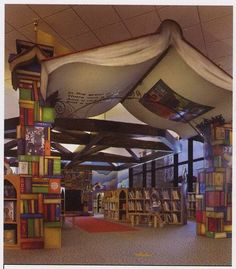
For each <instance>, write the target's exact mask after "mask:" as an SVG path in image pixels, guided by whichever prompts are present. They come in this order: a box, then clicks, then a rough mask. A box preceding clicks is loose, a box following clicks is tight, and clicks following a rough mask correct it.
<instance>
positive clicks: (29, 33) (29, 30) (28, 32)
mask: <svg viewBox="0 0 236 269" xmlns="http://www.w3.org/2000/svg"><path fill="white" fill-rule="evenodd" d="M38 29H39V30H40V31H42V32H44V33H46V34H48V35H51V36H52V37H53V38H54V39H56V40H57V42H59V43H60V44H61V45H63V46H66V47H68V48H71V49H72V47H71V46H70V44H69V43H68V42H66V41H65V40H63V39H62V38H61V36H60V35H58V34H57V33H56V32H55V31H54V30H53V29H52V28H51V27H50V26H49V25H48V24H47V23H46V22H44V21H42V20H40V21H39V24H38ZM19 30H20V31H21V33H22V34H24V35H25V36H26V37H27V38H28V39H29V40H30V41H32V42H35V32H34V29H33V27H32V26H31V25H26V26H24V27H22V28H20V29H19ZM42 34H43V33H42Z"/></svg>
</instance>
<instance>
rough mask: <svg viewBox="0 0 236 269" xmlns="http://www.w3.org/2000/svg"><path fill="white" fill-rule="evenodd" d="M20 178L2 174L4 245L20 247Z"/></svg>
mask: <svg viewBox="0 0 236 269" xmlns="http://www.w3.org/2000/svg"><path fill="white" fill-rule="evenodd" d="M19 190H20V179H19V176H16V175H4V247H5V248H19V247H20V200H19V198H20V195H19Z"/></svg>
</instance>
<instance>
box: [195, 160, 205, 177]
mask: <svg viewBox="0 0 236 269" xmlns="http://www.w3.org/2000/svg"><path fill="white" fill-rule="evenodd" d="M203 168H204V160H202V161H198V162H193V176H195V177H197V176H198V172H199V170H201V169H203Z"/></svg>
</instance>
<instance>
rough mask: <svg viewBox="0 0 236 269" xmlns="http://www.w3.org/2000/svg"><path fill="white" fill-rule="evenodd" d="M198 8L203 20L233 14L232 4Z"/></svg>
mask: <svg viewBox="0 0 236 269" xmlns="http://www.w3.org/2000/svg"><path fill="white" fill-rule="evenodd" d="M198 10H199V15H200V18H201V21H202V22H207V21H210V20H212V19H216V18H219V17H223V16H225V15H229V14H233V7H232V6H231V7H230V6H200V7H198Z"/></svg>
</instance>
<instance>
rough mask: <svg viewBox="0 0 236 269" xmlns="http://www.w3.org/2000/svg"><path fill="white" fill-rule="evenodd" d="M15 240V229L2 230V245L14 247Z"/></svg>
mask: <svg viewBox="0 0 236 269" xmlns="http://www.w3.org/2000/svg"><path fill="white" fill-rule="evenodd" d="M16 242H17V240H16V230H15V229H4V244H6V245H15V244H16Z"/></svg>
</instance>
